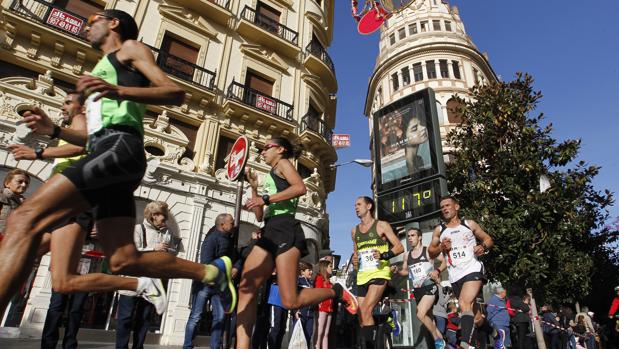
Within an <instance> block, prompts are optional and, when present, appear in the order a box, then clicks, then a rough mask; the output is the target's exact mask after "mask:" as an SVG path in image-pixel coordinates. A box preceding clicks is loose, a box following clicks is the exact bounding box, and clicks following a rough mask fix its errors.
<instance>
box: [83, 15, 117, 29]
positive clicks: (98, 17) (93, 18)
mask: <svg viewBox="0 0 619 349" xmlns="http://www.w3.org/2000/svg"><path fill="white" fill-rule="evenodd" d="M101 19H114V18H113V17H110V16H106V15H104V14H101V13H95V14H94V15H90V17H88V21H87V22H86V25H88V26H89V27H90V26H92V25H93V24H95V23H96V22H97V21H99V20H101Z"/></svg>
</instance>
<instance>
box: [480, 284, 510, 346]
mask: <svg viewBox="0 0 619 349" xmlns="http://www.w3.org/2000/svg"><path fill="white" fill-rule="evenodd" d="M506 299H507V292H506V291H505V289H504V288H503V287H498V288H497V289H496V291H495V293H494V295H492V298H490V301H489V302H488V306H487V307H486V311H487V320H488V322H489V323H490V326H492V328H494V329H495V330H496V332H497V335H496V337H495V338H494V348H495V349H504V348H507V347H510V346H511V342H510V331H509V313H508V312H507V304H506Z"/></svg>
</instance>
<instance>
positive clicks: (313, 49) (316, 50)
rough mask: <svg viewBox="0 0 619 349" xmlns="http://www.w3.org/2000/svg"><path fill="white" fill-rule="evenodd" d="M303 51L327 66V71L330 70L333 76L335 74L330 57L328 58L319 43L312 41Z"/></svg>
mask: <svg viewBox="0 0 619 349" xmlns="http://www.w3.org/2000/svg"><path fill="white" fill-rule="evenodd" d="M305 50H306V51H307V52H308V53H309V54H312V55H314V56H316V57H318V58H319V59H320V60H321V61H323V63H325V64H326V65H327V67H329V69H331V71H332V72H333V74H335V64H333V60H332V59H331V56H329V54H328V53H327V50H325V48H324V47H322V45H321V44H320V43H319V42H317V41H315V40H312V41H311V42H310V43H309V44H308V45H307V47H305Z"/></svg>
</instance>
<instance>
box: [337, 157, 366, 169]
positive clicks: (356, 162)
mask: <svg viewBox="0 0 619 349" xmlns="http://www.w3.org/2000/svg"><path fill="white" fill-rule="evenodd" d="M352 163H355V164H359V165H361V166H363V167H370V166H372V164H373V163H374V162H373V161H372V160H369V159H354V160H351V161H346V162H342V163H341V164H331V165H330V166H331V168H336V167H340V166H344V165H348V164H352Z"/></svg>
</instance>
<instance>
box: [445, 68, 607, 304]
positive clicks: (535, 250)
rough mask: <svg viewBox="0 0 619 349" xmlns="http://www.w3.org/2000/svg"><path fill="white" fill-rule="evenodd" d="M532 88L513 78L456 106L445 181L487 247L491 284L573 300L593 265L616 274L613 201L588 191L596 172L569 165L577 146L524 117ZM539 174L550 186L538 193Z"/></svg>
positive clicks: (533, 102)
mask: <svg viewBox="0 0 619 349" xmlns="http://www.w3.org/2000/svg"><path fill="white" fill-rule="evenodd" d="M532 85H533V79H532V78H531V77H530V76H529V75H522V74H518V75H517V77H516V80H514V81H511V82H495V83H490V84H488V85H484V86H476V87H474V88H473V89H472V90H471V91H472V94H473V98H472V99H471V101H465V100H463V99H460V100H459V102H460V108H459V110H458V112H459V114H460V115H461V116H462V124H461V127H458V128H455V129H454V130H452V131H451V132H450V133H449V135H448V143H449V144H450V145H452V146H453V147H454V148H455V149H456V150H455V151H454V152H453V154H452V155H453V158H452V159H453V161H451V162H450V164H449V165H448V167H447V174H448V181H449V185H450V189H451V191H452V193H454V194H456V195H457V197H458V199H459V201H460V204H461V207H462V208H463V212H462V215H463V216H465V217H470V218H472V219H476V220H477V221H478V223H480V224H481V226H482V227H484V229H485V230H486V231H487V232H488V233H489V234H490V235H491V236H492V237H493V239H494V241H495V246H496V247H495V248H494V249H492V251H491V253H490V254H489V255H488V256H487V257H486V258H485V259H484V263H485V265H486V268H487V270H488V272H489V275H490V277H491V278H493V279H495V280H498V281H501V282H502V283H504V284H507V285H510V284H518V285H521V286H525V287H532V288H534V289H535V290H536V293H539V294H540V295H542V296H543V297H544V299H545V300H546V301H575V300H579V299H582V298H583V297H584V296H586V295H587V294H589V292H590V291H591V285H592V276H593V275H594V271H595V270H596V265H604V266H607V267H608V265H614V269H615V271H616V272H615V274H619V267H618V265H617V259H616V258H617V255H616V251H614V250H613V249H612V248H611V247H610V246H612V244H613V243H615V242H616V239H617V231H616V229H614V228H612V227H605V226H604V221H605V220H607V219H608V212H607V207H608V206H609V205H611V204H612V202H613V199H612V195H611V193H610V192H609V191H608V190H606V191H604V192H598V191H596V190H595V189H594V188H593V185H592V183H591V182H592V179H593V178H594V177H595V176H596V175H597V174H598V172H599V169H600V168H599V167H597V166H591V165H588V164H586V163H585V162H584V161H579V162H576V157H577V156H578V151H579V148H580V140H577V139H568V140H565V141H562V142H559V141H557V140H555V139H554V138H552V136H551V133H552V125H551V124H548V125H547V126H545V125H544V122H543V115H542V114H539V115H537V116H535V115H532V114H533V113H534V111H535V109H536V107H537V104H538V102H539V100H540V98H541V97H542V95H541V93H540V92H537V91H534V90H533V87H532ZM541 175H545V176H547V178H548V179H549V180H550V183H551V187H550V189H548V190H546V191H545V192H543V193H542V192H540V176H541ZM613 258H614V259H613ZM608 287H611V286H608Z"/></svg>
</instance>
